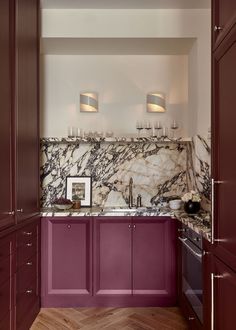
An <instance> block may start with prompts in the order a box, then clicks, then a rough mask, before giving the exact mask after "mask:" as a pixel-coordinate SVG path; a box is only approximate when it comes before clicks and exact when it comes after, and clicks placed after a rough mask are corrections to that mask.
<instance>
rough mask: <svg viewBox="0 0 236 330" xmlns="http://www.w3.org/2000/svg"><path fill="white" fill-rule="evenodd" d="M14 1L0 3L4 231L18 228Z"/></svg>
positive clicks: (0, 212)
mask: <svg viewBox="0 0 236 330" xmlns="http://www.w3.org/2000/svg"><path fill="white" fill-rule="evenodd" d="M12 12H13V11H12V6H11V0H4V1H0V65H1V69H0V72H1V74H0V111H1V120H0V152H1V162H0V182H1V184H0V229H1V228H4V227H7V226H10V225H11V224H14V217H13V215H11V214H10V213H11V211H12V210H13V205H12V197H11V196H12V167H11V110H12V101H11V100H12V88H11V60H12V58H11V56H10V49H11V46H12V45H11V42H12V31H11V26H12V24H11V23H12V21H11V16H12V15H11V13H12Z"/></svg>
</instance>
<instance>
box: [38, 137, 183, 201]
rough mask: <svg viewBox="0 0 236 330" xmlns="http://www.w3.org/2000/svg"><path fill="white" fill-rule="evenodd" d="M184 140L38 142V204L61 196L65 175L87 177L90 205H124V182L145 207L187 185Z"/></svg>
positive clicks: (181, 192) (177, 193)
mask: <svg viewBox="0 0 236 330" xmlns="http://www.w3.org/2000/svg"><path fill="white" fill-rule="evenodd" d="M186 164H187V144H186V143H170V142H169V143H167V142H165V143H158V142H155V143H154V142H138V143H137V142H136V143H132V142H131V143H126V142H124V143H122V142H115V143H114V142H111V143H109V142H102V143H83V142H80V143H61V142H60V143H59V142H56V141H54V142H53V143H52V142H50V140H49V139H48V140H47V139H42V141H41V188H42V189H41V205H42V207H49V206H51V203H52V201H53V200H54V199H55V198H57V197H61V196H65V193H66V192H65V189H66V177H67V176H92V203H93V205H94V206H126V205H127V204H128V194H129V192H128V185H129V179H130V177H132V178H133V181H134V185H133V190H134V191H133V195H134V198H135V199H136V197H137V195H138V194H141V196H142V204H143V205H144V206H150V205H153V204H155V203H157V202H158V199H159V197H160V196H173V195H182V194H184V193H185V192H186V191H187V190H188V187H187V175H186V174H187V173H186V171H187V166H186Z"/></svg>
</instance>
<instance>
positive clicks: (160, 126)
mask: <svg viewBox="0 0 236 330" xmlns="http://www.w3.org/2000/svg"><path fill="white" fill-rule="evenodd" d="M154 128H155V131H157V135H156V136H157V138H160V131H161V130H162V125H161V122H160V121H156V122H155V124H154Z"/></svg>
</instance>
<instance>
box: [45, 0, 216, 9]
mask: <svg viewBox="0 0 236 330" xmlns="http://www.w3.org/2000/svg"><path fill="white" fill-rule="evenodd" d="M210 5H211V0H41V7H42V8H48V9H50V8H58V9H75V8H77V9H79V8H80V9H191V8H192V9H197V8H210Z"/></svg>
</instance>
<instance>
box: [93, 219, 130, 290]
mask: <svg viewBox="0 0 236 330" xmlns="http://www.w3.org/2000/svg"><path fill="white" fill-rule="evenodd" d="M131 236H132V224H131V218H129V217H127V218H125V217H114V218H109V217H104V218H100V217H99V219H95V227H94V238H95V244H94V265H95V275H94V279H95V295H115V294H116V295H117V294H118V295H119V294H120V295H126V294H129V295H130V294H131V293H132V278H131V273H132V269H131V268H132V267H131Z"/></svg>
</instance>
